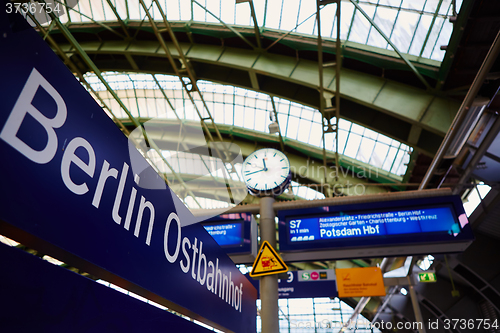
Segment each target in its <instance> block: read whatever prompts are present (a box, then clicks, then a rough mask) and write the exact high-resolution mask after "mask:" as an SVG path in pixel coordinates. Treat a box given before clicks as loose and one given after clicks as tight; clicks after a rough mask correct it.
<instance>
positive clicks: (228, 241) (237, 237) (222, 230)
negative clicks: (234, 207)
mask: <svg viewBox="0 0 500 333" xmlns="http://www.w3.org/2000/svg"><path fill="white" fill-rule="evenodd" d="M203 227H204V228H205V230H206V231H208V233H209V234H210V236H212V237H213V238H214V239H215V241H216V242H217V244H219V245H220V246H222V247H224V246H240V245H242V244H243V241H244V239H243V220H239V221H234V222H231V223H213V224H204V225H203Z"/></svg>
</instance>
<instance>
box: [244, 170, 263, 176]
mask: <svg viewBox="0 0 500 333" xmlns="http://www.w3.org/2000/svg"><path fill="white" fill-rule="evenodd" d="M261 171H265V170H264V169H262V170H257V171H254V172H250V173H247V174H245V175H246V176H248V175H252V174H254V173H257V172H261Z"/></svg>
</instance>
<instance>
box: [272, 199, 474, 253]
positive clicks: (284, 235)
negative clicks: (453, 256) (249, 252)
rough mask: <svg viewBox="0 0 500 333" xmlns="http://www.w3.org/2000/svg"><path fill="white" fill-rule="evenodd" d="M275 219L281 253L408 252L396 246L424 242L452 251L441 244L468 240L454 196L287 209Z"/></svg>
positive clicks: (465, 223) (469, 234) (467, 228)
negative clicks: (339, 250) (350, 250)
mask: <svg viewBox="0 0 500 333" xmlns="http://www.w3.org/2000/svg"><path fill="white" fill-rule="evenodd" d="M278 218H279V236H280V250H281V251H282V252H287V251H307V250H329V249H356V248H368V247H370V248H378V247H384V248H388V247H398V251H396V252H397V253H409V254H411V253H412V250H405V249H404V250H401V248H402V247H405V246H412V245H419V246H421V245H426V244H445V246H440V247H438V249H439V251H446V250H447V249H450V252H453V251H455V249H457V246H449V247H447V246H446V244H453V243H455V244H457V243H461V244H469V243H470V242H471V241H472V240H473V238H474V237H473V235H472V231H471V228H470V226H469V223H468V220H467V217H466V215H465V212H464V209H463V205H462V203H461V200H460V197H459V196H441V197H431V198H419V199H412V200H394V201H382V202H369V203H363V204H350V205H338V206H327V207H315V208H303V209H293V210H286V211H279V212H278ZM413 248H415V246H414V247H413ZM424 248H425V247H424ZM434 248H436V247H433V249H434ZM441 249H442V250H441ZM419 251H425V250H422V247H420V248H419ZM396 252H395V253H396ZM429 253H430V252H429Z"/></svg>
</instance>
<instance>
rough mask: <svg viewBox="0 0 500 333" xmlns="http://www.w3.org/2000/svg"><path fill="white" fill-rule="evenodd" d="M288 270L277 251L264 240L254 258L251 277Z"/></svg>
mask: <svg viewBox="0 0 500 333" xmlns="http://www.w3.org/2000/svg"><path fill="white" fill-rule="evenodd" d="M287 271H288V267H287V266H286V264H285V263H284V261H283V259H281V258H280V256H279V255H278V253H277V252H276V251H275V250H274V249H273V247H272V246H271V244H269V242H268V241H264V242H263V243H262V245H261V247H260V250H259V254H258V255H257V258H255V262H254V263H253V268H252V271H251V272H250V276H251V277H256V276H264V275H270V274H278V273H284V272H287Z"/></svg>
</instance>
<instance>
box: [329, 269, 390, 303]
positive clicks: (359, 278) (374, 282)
mask: <svg viewBox="0 0 500 333" xmlns="http://www.w3.org/2000/svg"><path fill="white" fill-rule="evenodd" d="M335 274H336V275H337V290H338V292H339V297H340V298H342V297H360V296H385V287H384V279H383V277H382V271H381V270H380V268H379V267H359V268H340V269H339V268H337V269H336V270H335Z"/></svg>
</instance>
